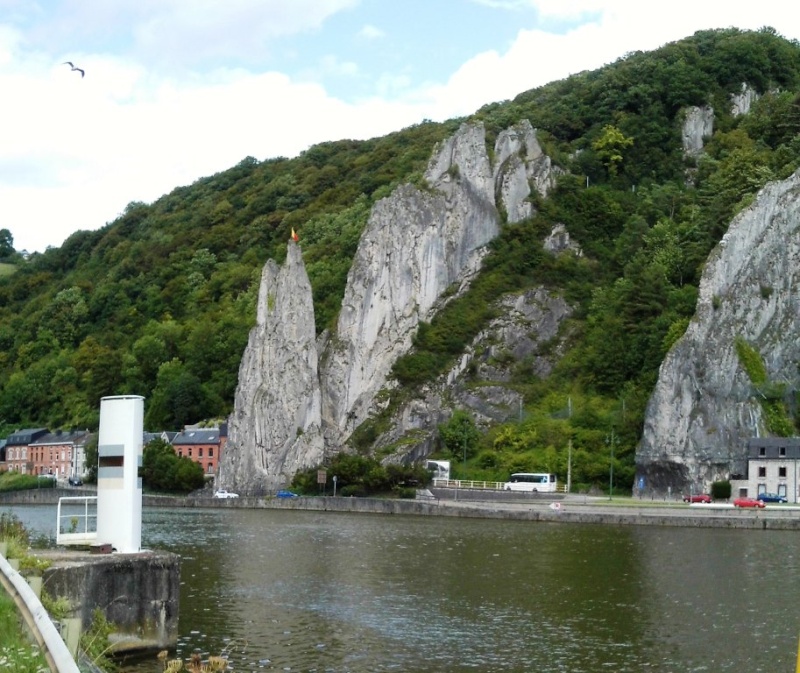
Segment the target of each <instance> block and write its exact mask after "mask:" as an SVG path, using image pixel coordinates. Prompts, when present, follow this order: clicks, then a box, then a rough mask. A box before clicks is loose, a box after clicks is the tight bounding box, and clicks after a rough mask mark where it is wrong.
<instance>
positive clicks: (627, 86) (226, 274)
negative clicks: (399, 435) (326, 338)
mask: <svg viewBox="0 0 800 673" xmlns="http://www.w3.org/2000/svg"><path fill="white" fill-rule="evenodd" d="M743 83H746V84H747V85H749V86H750V87H752V88H753V89H754V90H755V91H756V92H757V94H758V95H759V98H758V99H757V100H756V101H755V103H754V104H753V106H752V108H751V110H750V112H749V114H747V115H744V116H734V115H733V114H732V113H731V98H730V97H731V95H732V94H736V93H739V92H740V91H741V88H742V85H743ZM692 105H697V106H703V105H712V106H713V108H714V111H715V130H714V134H713V137H711V138H709V139H708V140H707V143H706V146H705V151H704V152H703V153H702V154H701V155H700V156H699V157H697V158H692V157H687V156H685V155H684V153H683V151H682V143H681V128H682V123H683V119H684V111H685V109H686V108H687V106H692ZM473 118H474V119H476V120H480V121H482V122H483V123H484V125H485V127H486V130H487V142H488V143H490V146H491V145H492V144H493V142H494V139H495V137H496V135H497V133H499V132H500V131H501V130H502V129H504V128H507V127H508V126H510V125H511V124H514V123H516V122H517V121H519V120H521V119H529V120H530V121H531V123H532V124H533V125H534V126H535V127H536V128H537V129H538V133H539V138H540V140H541V142H542V144H543V146H544V149H545V151H546V152H547V153H548V154H549V155H550V156H551V157H552V158H553V159H554V160H555V161H556V162H557V163H558V164H559V165H560V166H562V167H563V168H565V169H567V171H568V173H567V175H565V176H564V177H563V178H561V179H560V180H559V183H558V186H557V188H556V189H555V190H553V192H552V193H551V195H550V196H549V197H548V198H547V199H546V200H540V201H537V202H536V203H535V204H534V205H535V206H536V209H537V213H536V215H535V216H534V217H532V218H531V219H529V220H527V221H525V222H522V223H520V224H516V225H513V226H505V227H504V228H503V231H502V234H501V236H500V237H499V238H498V239H497V240H496V241H495V242H494V243H493V244H492V246H491V247H492V250H491V254H490V255H489V257H488V258H487V260H486V262H485V264H484V269H483V271H482V273H481V275H480V276H479V277H478V278H477V280H476V281H475V282H474V283H473V285H472V288H471V289H470V291H469V292H468V293H467V294H466V295H465V296H463V297H461V298H459V299H457V300H455V301H452V302H450V303H449V304H448V305H447V307H446V309H445V310H444V311H442V312H441V313H440V314H439V315H437V316H436V317H435V318H434V319H433V321H432V322H431V323H430V324H424V325H421V327H420V329H419V332H418V334H417V336H416V339H415V348H414V350H413V351H412V352H411V353H409V354H408V355H407V356H406V357H404V358H402V359H401V360H400V361H398V362H397V364H396V365H395V367H394V375H395V377H396V379H397V381H398V382H399V383H400V384H401V385H400V386H399V387H398V388H397V389H396V390H395V391H393V393H392V395H391V399H390V400H389V403H388V404H387V407H386V408H387V413H388V411H390V410H391V409H392V408H396V405H397V404H398V403H399V402H400V401H402V399H403V398H404V396H405V397H408V396H410V395H413V394H415V391H416V390H417V389H419V388H420V386H423V385H424V384H425V383H426V382H427V381H429V380H430V379H431V377H433V376H435V375H437V374H438V373H440V372H443V371H445V369H446V368H447V367H448V366H449V365H450V363H452V362H453V360H454V358H455V357H457V356H458V354H460V353H461V352H462V350H463V348H464V346H465V345H467V344H468V343H470V342H471V340H472V339H473V337H474V336H475V335H476V334H477V333H478V332H479V331H480V330H481V329H482V327H483V326H485V324H486V322H487V320H489V319H491V318H492V317H493V316H494V314H495V310H496V309H495V308H494V302H495V300H496V299H497V298H498V297H500V296H501V295H502V294H503V293H506V292H518V291H520V290H524V289H526V288H530V287H534V286H538V285H544V286H546V287H548V288H550V289H551V290H553V291H555V292H560V293H563V295H564V296H565V297H566V298H567V299H568V301H569V302H570V303H571V304H572V305H573V306H575V307H576V313H575V314H574V317H573V319H572V320H571V322H570V325H569V327H568V329H569V334H570V342H569V345H570V348H569V350H568V351H567V352H566V354H565V356H564V357H563V358H562V359H561V361H560V363H559V365H558V366H557V368H556V370H555V371H554V372H553V373H552V375H551V376H550V377H548V379H547V380H539V379H538V378H537V377H535V376H533V374H532V372H531V368H530V366H529V363H525V362H520V363H518V364H517V365H516V366H515V368H514V375H513V381H512V384H513V385H514V386H515V387H516V388H517V389H518V390H519V391H520V392H521V393H522V394H523V396H524V406H525V409H524V413H521V414H520V415H519V418H518V419H516V420H515V421H514V422H513V423H511V422H510V423H507V424H503V425H500V426H498V427H495V428H492V429H490V430H489V431H488V432H486V433H484V434H483V435H482V436H481V437H480V439H479V441H477V442H476V443H475V446H474V450H473V451H471V454H472V455H471V456H468V470H469V471H470V473H471V474H472V475H474V476H476V477H477V476H478V475H485V476H486V478H493V477H494V478H497V479H498V480H503V479H505V478H507V476H508V472H509V471H512V470H523V469H529V470H530V469H537V470H538V469H541V470H545V469H546V470H548V471H556V472H558V473H559V476H560V478H562V479H563V475H564V474H565V473H566V471H567V469H568V468H571V470H572V471H573V474H574V475H575V478H574V481H575V482H576V483H585V484H603V483H605V481H606V479H607V475H608V471H609V467H610V463H611V461H612V459H611V455H612V453H613V456H614V458H613V465H614V473H615V476H616V477H617V478H618V479H619V480H620V481H619V483H621V484H625V483H628V484H629V483H630V480H631V479H632V475H633V468H632V466H633V453H634V450H635V446H636V443H637V441H638V438H639V435H640V430H641V423H642V418H643V413H644V408H645V404H646V401H647V398H648V396H649V394H650V392H651V390H652V387H653V385H654V383H655V380H656V376H657V371H658V366H659V364H660V363H661V361H662V359H663V357H664V354H665V353H666V352H667V350H668V348H669V347H670V345H671V344H672V343H674V342H675V340H676V339H677V338H678V337H680V335H681V334H682V333H683V331H684V330H685V328H686V326H687V324H688V321H689V320H690V318H691V316H692V314H693V311H694V306H695V301H696V296H697V284H698V281H699V277H700V273H701V271H702V266H703V263H704V261H705V259H706V258H707V256H708V254H709V251H710V250H711V249H712V248H713V246H714V245H715V244H716V243H717V242H718V241H719V239H720V237H721V236H722V235H723V234H724V232H725V230H726V227H727V226H728V223H729V222H730V219H731V217H732V216H733V215H734V214H735V213H736V212H738V210H740V209H741V208H742V207H743V206H745V205H746V204H747V203H749V200H750V199H752V197H753V194H754V193H755V191H756V190H757V189H759V188H760V187H761V186H763V185H764V184H765V183H766V182H767V181H768V180H771V179H777V178H784V177H787V176H788V175H790V174H791V173H792V172H793V171H794V170H795V169H796V168H797V166H798V164H799V163H800V161H799V158H800V46H799V45H798V44H797V43H796V42H791V41H787V40H785V39H783V38H782V37H780V35H778V34H777V33H776V32H775V31H774V30H772V29H762V30H760V31H757V32H745V31H739V30H736V29H727V30H719V31H703V32H699V33H697V34H695V35H694V36H692V37H690V38H687V39H685V40H681V41H679V42H676V43H672V44H669V45H666V46H664V47H663V48H661V49H659V50H657V51H654V52H650V53H634V54H629V55H627V56H626V57H625V58H623V59H620V60H619V61H618V62H616V63H613V64H611V65H609V66H607V67H605V68H602V69H600V70H597V71H593V72H584V73H580V74H578V75H575V76H572V77H570V78H568V79H565V80H562V81H559V82H553V83H551V84H548V85H547V86H544V87H540V88H538V89H535V90H531V91H528V92H525V93H523V94H520V95H519V96H518V97H517V98H516V99H514V100H512V101H506V102H502V103H496V104H492V105H488V106H486V107H484V108H482V109H481V110H479V111H478V112H476V114H475V115H474V116H473ZM460 121H462V120H452V121H450V122H447V123H444V124H436V123H430V122H425V123H422V124H420V125H418V126H414V127H411V128H408V129H404V130H403V131H400V132H397V133H393V134H390V135H388V136H385V137H383V138H376V139H372V140H368V141H360V142H356V141H350V140H341V141H337V142H330V143H324V144H321V145H316V146H313V147H311V148H309V149H308V150H307V151H306V152H304V153H303V154H302V155H300V156H299V157H297V158H296V159H284V158H276V159H270V160H267V161H262V162H259V161H256V160H255V159H252V158H247V159H244V160H243V161H242V162H240V163H239V164H238V165H237V166H234V167H233V168H231V169H229V170H227V171H224V172H222V173H219V174H217V175H214V176H211V177H209V178H206V179H203V180H199V181H198V182H196V183H195V184H193V185H191V186H188V187H181V188H178V189H175V190H174V191H173V192H172V193H170V194H168V195H166V196H164V197H163V198H161V199H159V200H158V201H156V202H155V203H153V204H151V205H146V204H143V203H131V204H130V205H129V206H128V207H127V208H126V209H125V212H124V213H122V214H121V215H120V216H119V217H118V218H117V219H116V220H115V221H114V222H112V223H110V224H109V225H107V226H106V227H104V228H103V229H101V230H99V231H93V232H87V231H82V232H78V233H76V234H74V235H73V236H71V237H70V238H69V239H68V240H67V241H66V242H65V243H64V245H62V246H61V247H60V248H57V249H50V250H48V251H46V252H45V253H43V254H35V255H32V256H31V257H30V258H29V259H27V260H23V259H21V258H20V256H19V255H17V254H16V253H14V252H13V251H9V250H8V249H6V250H5V253H6V255H7V259H8V262H7V264H6V266H7V265H8V264H13V266H14V269H16V272H15V273H13V274H9V273H5V274H0V419H3V420H2V424H3V426H4V427H2V428H0V432H2V431H3V430H5V431H6V432H7V431H9V430H11V429H14V428H19V427H22V426H49V427H59V426H61V427H66V426H73V427H87V428H91V429H94V428H96V427H97V420H98V419H97V414H98V412H99V399H100V397H101V396H103V395H110V394H123V393H131V394H140V395H144V396H145V397H146V398H147V400H148V402H147V416H146V419H145V422H146V426H147V428H148V429H150V430H162V429H178V428H180V427H181V426H182V425H184V424H185V423H187V422H196V421H197V420H200V419H202V418H207V417H220V416H224V415H225V414H227V413H228V412H229V411H230V410H231V407H232V404H233V395H234V390H235V386H236V380H237V374H238V365H239V361H240V359H241V355H242V352H243V349H244V346H245V343H246V340H247V334H248V330H249V328H250V327H251V325H252V324H253V322H254V319H255V315H254V304H255V298H256V292H257V284H258V279H259V275H260V269H261V267H262V265H263V264H264V262H265V261H266V260H267V259H268V258H270V257H272V258H275V259H276V260H277V261H281V260H282V259H283V257H284V256H285V249H286V247H285V243H286V240H287V239H288V237H289V232H290V231H291V229H292V228H294V229H295V230H296V231H297V232H298V233H299V235H300V240H301V244H302V246H303V256H304V260H305V264H306V268H307V270H308V272H309V277H310V280H311V283H312V287H313V292H314V300H315V307H316V320H317V329H318V331H320V332H321V331H322V330H323V329H325V328H328V327H331V326H332V325H334V324H335V320H336V317H337V312H338V307H339V304H340V301H341V298H342V295H343V292H344V284H345V280H346V276H347V272H348V269H349V265H350V260H351V258H352V256H353V253H354V251H355V248H356V245H357V242H358V238H359V235H360V233H361V231H362V229H363V227H364V224H365V223H366V221H367V217H368V214H369V212H370V208H371V207H372V205H373V204H374V203H375V201H376V200H377V199H379V198H381V197H383V196H385V195H387V194H388V193H389V192H390V190H391V189H393V188H394V186H396V185H398V184H400V183H402V182H412V183H415V184H418V183H419V180H420V176H421V173H422V171H423V169H424V167H425V164H426V161H427V159H428V158H429V156H430V153H431V151H432V148H433V146H434V144H435V142H437V141H438V140H441V139H443V138H445V137H446V136H448V135H449V134H451V133H452V132H453V131H454V130H455V129H456V128H457V126H458V124H459V123H460ZM555 223H564V224H565V225H566V226H567V228H568V230H569V232H570V235H571V237H572V238H573V239H574V240H576V241H577V243H578V244H579V245H580V246H581V248H582V250H583V252H584V256H583V257H580V258H575V257H553V256H551V255H549V254H546V253H544V251H543V249H542V240H543V237H544V236H545V235H546V234H547V233H548V232H549V231H550V229H551V228H552V226H553V225H554V224H555ZM4 242H5V243H6V244H9V243H10V241H9V240H8V237H5V238H4V236H3V230H0V251H1V250H2V245H3V243H4ZM6 248H8V245H6ZM2 261H4V260H2V259H0V262H2ZM767 383H769V382H767ZM567 408H569V409H570V413H569V414H568V415H567V416H565V415H564V410H565V409H567ZM384 421H385V416H384V417H383V418H381V417H380V416H378V417H375V418H373V419H371V420H370V421H369V422H368V423H367V424H365V425H364V426H362V428H360V429H359V431H358V433H357V435H356V437H355V441H354V445H355V446H356V447H357V448H359V450H361V451H363V452H364V453H369V451H370V448H371V442H372V440H373V439H374V438H375V437H376V436H377V434H378V432H379V431H380V429H381V423H382V422H384ZM443 438H444V440H445V445H444V447H443V451H449V454H450V455H451V456H453V455H454V454H455V450H454V449H453V447H452V446H450V444H451V442H449V440H447V438H446V436H445V435H443ZM609 438H614V439H613V441H612V440H611V439H609ZM447 446H449V448H445V447H447ZM569 447H571V448H569ZM459 462H460V461H459Z"/></svg>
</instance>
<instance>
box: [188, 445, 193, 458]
mask: <svg viewBox="0 0 800 673" xmlns="http://www.w3.org/2000/svg"><path fill="white" fill-rule="evenodd" d="M191 457H192V447H191V446H190V447H189V458H191Z"/></svg>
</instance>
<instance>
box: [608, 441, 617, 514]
mask: <svg viewBox="0 0 800 673" xmlns="http://www.w3.org/2000/svg"><path fill="white" fill-rule="evenodd" d="M606 441H607V442H608V443H609V444H610V446H611V462H610V463H609V466H608V499H609V500H611V498H612V497H613V496H614V442H616V437H614V428H611V438H610V439H606Z"/></svg>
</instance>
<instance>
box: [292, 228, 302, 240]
mask: <svg viewBox="0 0 800 673" xmlns="http://www.w3.org/2000/svg"><path fill="white" fill-rule="evenodd" d="M292 240H293V241H294V242H295V243H297V241H299V240H300V237H299V236H298V235H297V233H296V232H295V230H294V227H292Z"/></svg>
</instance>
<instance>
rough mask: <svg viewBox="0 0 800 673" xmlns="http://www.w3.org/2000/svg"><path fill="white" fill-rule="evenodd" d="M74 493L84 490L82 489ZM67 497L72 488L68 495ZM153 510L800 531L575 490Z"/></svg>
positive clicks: (182, 503)
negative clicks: (290, 511) (233, 510)
mask: <svg viewBox="0 0 800 673" xmlns="http://www.w3.org/2000/svg"><path fill="white" fill-rule="evenodd" d="M67 494H70V495H76V493H75V490H71V491H68V492H67ZM61 495H64V492H62V493H61ZM58 496H59V493H58V491H57V490H48V491H47V492H45V491H38V492H36V493H34V492H32V491H27V492H17V493H6V494H0V505H3V504H47V503H50V504H54V503H56V502H57V501H58ZM144 506H145V507H191V508H219V507H229V508H249V509H294V510H308V511H315V512H349V513H361V514H398V515H408V516H452V517H462V518H474V519H505V520H515V521H541V522H550V523H583V524H610V525H635V526H685V527H691V528H741V529H751V530H752V529H762V530H800V506H793V505H767V506H766V507H765V508H764V509H737V508H735V507H733V505H731V504H729V503H714V504H711V505H704V504H696V505H686V504H683V503H681V502H675V501H662V502H659V501H657V500H656V501H652V500H629V499H616V500H608V499H606V498H602V497H590V496H583V495H569V496H563V495H561V496H556V497H552V496H551V497H547V496H544V495H539V496H526V495H522V494H518V493H502V492H487V491H468V490H463V489H462V490H460V491H456V490H455V489H453V490H446V489H442V490H437V492H436V493H434V494H432V495H431V496H429V497H424V498H417V499H416V500H397V499H388V498H343V497H341V496H337V497H333V496H314V497H297V498H276V497H273V496H265V497H240V498H231V499H224V500H222V499H215V498H212V497H211V496H210V495H208V496H200V497H197V496H195V497H170V496H144Z"/></svg>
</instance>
